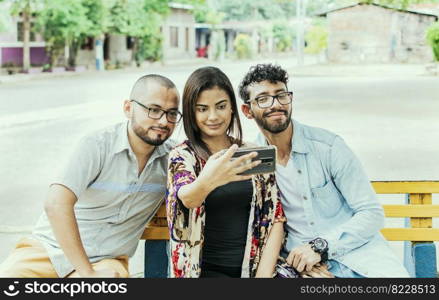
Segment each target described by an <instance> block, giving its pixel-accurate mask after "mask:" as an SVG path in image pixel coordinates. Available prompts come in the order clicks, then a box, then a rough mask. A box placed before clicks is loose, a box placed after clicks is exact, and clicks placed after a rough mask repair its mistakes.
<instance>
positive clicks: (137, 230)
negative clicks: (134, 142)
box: [33, 123, 175, 277]
mask: <svg viewBox="0 0 439 300" xmlns="http://www.w3.org/2000/svg"><path fill="white" fill-rule="evenodd" d="M127 126H128V123H119V124H117V125H115V126H112V127H109V128H106V129H103V130H100V131H97V132H95V133H93V134H91V135H88V136H86V137H85V138H83V139H82V140H81V141H80V142H79V145H78V147H77V148H76V149H75V151H73V154H72V156H71V157H70V160H69V161H68V162H67V164H66V165H65V166H64V168H63V169H62V171H61V172H60V174H59V175H58V177H57V178H56V179H55V180H54V181H52V184H61V185H64V186H66V187H67V188H69V189H70V190H71V191H72V192H73V193H74V194H75V195H76V197H77V198H78V201H77V203H76V204H75V207H74V210H75V215H76V219H77V223H78V227H79V232H80V235H81V240H82V243H83V245H84V248H85V251H86V253H87V256H88V257H89V259H90V262H92V263H93V262H96V261H99V260H102V259H104V258H114V257H117V256H122V255H126V256H132V255H133V254H134V252H135V250H136V247H137V244H138V240H139V238H140V236H141V234H142V232H143V230H144V228H145V225H146V224H147V222H149V221H150V219H151V218H152V217H153V216H154V214H155V212H156V211H157V209H158V208H159V206H160V204H161V203H162V200H163V199H164V195H165V191H166V172H167V159H168V153H169V152H170V150H171V149H172V148H173V146H175V143H174V142H173V141H171V140H168V141H166V142H165V143H164V144H162V145H161V146H158V147H156V149H155V150H154V152H153V154H152V155H151V157H150V159H149V160H148V162H147V164H146V166H145V168H144V169H143V171H142V173H141V174H140V176H139V175H138V165H137V159H136V156H135V155H134V152H133V151H132V149H131V147H130V144H129V142H128V132H127V129H128V127H127ZM33 235H34V237H36V238H37V239H38V240H39V241H41V242H42V243H43V245H44V246H45V248H46V249H47V251H48V253H49V257H50V260H51V261H52V263H53V266H54V268H55V270H56V272H57V273H58V275H59V276H60V277H65V276H66V275H68V274H69V273H70V272H72V271H73V270H74V268H73V266H72V265H71V264H70V262H69V261H68V260H67V258H66V257H65V255H64V253H63V251H62V250H61V249H60V247H59V244H58V242H57V241H56V239H55V237H54V235H53V233H52V229H51V227H50V223H49V221H48V219H47V216H46V215H45V214H44V213H43V214H42V215H41V217H40V219H39V221H38V223H37V225H36V227H35V229H34V232H33Z"/></svg>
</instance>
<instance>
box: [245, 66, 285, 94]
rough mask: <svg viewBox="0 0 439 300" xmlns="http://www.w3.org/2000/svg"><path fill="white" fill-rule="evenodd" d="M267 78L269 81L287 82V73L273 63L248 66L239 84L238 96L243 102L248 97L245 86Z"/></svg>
mask: <svg viewBox="0 0 439 300" xmlns="http://www.w3.org/2000/svg"><path fill="white" fill-rule="evenodd" d="M264 80H267V81H269V82H271V83H276V82H283V83H284V84H285V85H287V83H288V73H287V72H286V71H285V70H284V69H282V68H281V67H280V66H279V65H273V64H257V65H256V66H253V67H251V68H250V70H249V71H248V72H247V74H246V75H245V77H244V79H243V80H242V81H241V83H240V84H239V96H240V97H241V99H242V100H244V102H247V101H248V100H249V99H250V93H249V92H248V90H247V88H248V86H249V85H251V84H253V83H258V82H261V81H264Z"/></svg>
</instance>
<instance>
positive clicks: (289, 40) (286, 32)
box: [272, 22, 295, 52]
mask: <svg viewBox="0 0 439 300" xmlns="http://www.w3.org/2000/svg"><path fill="white" fill-rule="evenodd" d="M272 31H273V38H274V43H275V46H276V49H277V51H280V52H286V51H288V50H290V49H291V47H292V46H293V40H294V36H295V33H294V29H293V28H292V27H291V26H290V25H288V23H286V22H279V23H276V24H274V25H273V28H272Z"/></svg>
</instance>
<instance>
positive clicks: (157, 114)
mask: <svg viewBox="0 0 439 300" xmlns="http://www.w3.org/2000/svg"><path fill="white" fill-rule="evenodd" d="M130 101H131V102H135V103H137V104H138V105H140V106H141V107H143V108H144V109H146V110H147V111H148V117H149V118H151V119H154V120H160V119H161V118H162V117H163V114H166V120H168V122H169V123H174V124H175V123H178V122H179V121H180V120H181V116H182V114H181V113H180V112H179V111H178V110H177V109H170V110H164V109H161V108H158V107H148V106H145V105H143V104H142V103H140V102H139V101H136V100H134V99H131V100H130Z"/></svg>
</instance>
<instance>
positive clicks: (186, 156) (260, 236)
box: [166, 141, 285, 278]
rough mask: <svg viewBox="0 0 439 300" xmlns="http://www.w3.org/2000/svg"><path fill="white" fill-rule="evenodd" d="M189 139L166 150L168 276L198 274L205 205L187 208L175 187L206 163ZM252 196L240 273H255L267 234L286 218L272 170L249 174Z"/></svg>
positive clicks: (178, 187)
mask: <svg viewBox="0 0 439 300" xmlns="http://www.w3.org/2000/svg"><path fill="white" fill-rule="evenodd" d="M205 163H206V162H205V161H204V160H203V159H202V158H200V157H198V156H197V155H196V154H195V151H194V150H193V148H192V147H191V146H190V142H189V141H185V142H183V143H182V144H180V145H178V146H177V147H176V148H174V149H173V150H172V151H171V153H170V154H169V167H168V184H167V193H166V212H167V219H168V226H169V233H170V247H171V249H170V250H171V253H170V261H169V264H170V266H171V274H170V277H177V278H197V277H200V274H201V256H202V247H203V242H204V225H205V219H206V214H205V206H204V203H203V204H202V205H201V206H200V207H197V208H193V209H188V208H186V207H185V206H184V205H183V203H182V202H181V200H180V199H179V198H178V197H177V192H178V190H179V189H180V188H181V187H182V186H184V185H186V184H189V183H191V182H193V181H194V180H195V179H196V178H197V176H198V174H199V173H200V172H201V170H202V169H203V167H204V165H205ZM252 184H253V196H252V201H251V206H250V207H251V208H250V217H249V222H248V230H247V241H246V247H245V252H244V259H243V263H242V272H241V277H254V276H255V275H256V270H257V267H258V265H259V261H260V259H261V255H262V251H263V249H264V247H265V244H266V242H267V239H268V234H269V232H270V229H271V227H272V226H273V224H274V223H275V222H285V215H284V212H283V209H282V206H281V201H280V194H279V192H278V188H277V185H276V182H275V176H274V173H271V174H259V175H254V176H253V177H252Z"/></svg>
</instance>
